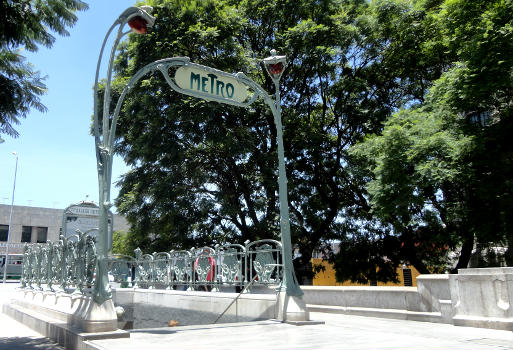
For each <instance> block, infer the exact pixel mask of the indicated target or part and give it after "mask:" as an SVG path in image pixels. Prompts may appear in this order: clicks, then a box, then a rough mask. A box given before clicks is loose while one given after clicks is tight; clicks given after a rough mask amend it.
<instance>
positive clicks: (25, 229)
mask: <svg viewBox="0 0 513 350" xmlns="http://www.w3.org/2000/svg"><path fill="white" fill-rule="evenodd" d="M31 240H32V226H22V228H21V242H22V243H30V242H31Z"/></svg>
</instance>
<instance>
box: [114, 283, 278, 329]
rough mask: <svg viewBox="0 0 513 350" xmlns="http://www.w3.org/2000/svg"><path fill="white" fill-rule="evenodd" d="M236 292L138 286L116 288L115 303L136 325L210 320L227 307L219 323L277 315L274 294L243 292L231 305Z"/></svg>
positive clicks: (147, 325)
mask: <svg viewBox="0 0 513 350" xmlns="http://www.w3.org/2000/svg"><path fill="white" fill-rule="evenodd" d="M237 295H238V293H224V292H218V293H215V292H214V293H208V292H195V291H176V290H162V289H138V288H135V289H132V288H116V289H114V290H113V300H114V304H115V305H116V306H121V307H123V308H124V310H125V314H124V315H123V316H122V318H121V319H122V321H123V322H130V323H131V324H130V327H133V328H155V327H166V326H167V324H168V322H169V321H171V320H176V321H178V322H179V324H180V325H196V324H211V323H213V322H215V321H216V320H217V319H218V317H219V316H220V315H221V314H222V313H223V312H224V311H225V310H226V312H225V314H224V315H223V316H222V317H221V318H219V320H218V323H226V322H242V321H255V320H265V319H274V318H276V295H275V294H243V295H241V296H240V297H239V298H238V299H237V300H236V301H235V302H234V303H233V304H232V305H231V306H230V304H231V303H232V301H234V299H235V298H236V297H237ZM229 306H230V307H229ZM228 307H229V308H228ZM121 327H123V325H121Z"/></svg>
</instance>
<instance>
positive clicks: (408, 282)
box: [403, 269, 413, 287]
mask: <svg viewBox="0 0 513 350" xmlns="http://www.w3.org/2000/svg"><path fill="white" fill-rule="evenodd" d="M403 280H404V285H405V286H406V287H411V286H413V279H412V278H411V269H403Z"/></svg>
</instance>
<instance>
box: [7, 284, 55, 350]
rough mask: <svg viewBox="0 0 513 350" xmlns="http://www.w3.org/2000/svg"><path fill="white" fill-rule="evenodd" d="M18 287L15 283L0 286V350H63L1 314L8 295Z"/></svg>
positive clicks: (8, 297)
mask: <svg viewBox="0 0 513 350" xmlns="http://www.w3.org/2000/svg"><path fill="white" fill-rule="evenodd" d="M18 286H19V283H17V282H7V283H6V284H5V285H4V284H3V283H2V284H1V286H0V350H50V349H51V350H64V348H63V347H61V346H60V345H59V344H57V343H55V342H53V341H51V340H50V339H48V338H45V337H43V336H42V335H41V334H39V333H37V332H35V331H33V330H32V329H30V328H28V327H27V326H25V325H23V324H22V323H19V322H17V321H15V320H13V319H12V318H10V317H9V316H7V315H6V314H4V313H3V312H1V308H2V305H3V304H4V303H5V302H8V301H9V299H10V296H9V295H10V294H11V293H13V292H14V290H15V288H16V287H18Z"/></svg>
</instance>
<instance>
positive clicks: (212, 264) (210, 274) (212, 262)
mask: <svg viewBox="0 0 513 350" xmlns="http://www.w3.org/2000/svg"><path fill="white" fill-rule="evenodd" d="M199 259H200V258H197V259H196V261H195V262H194V270H195V271H197V270H198V263H199ZM208 264H209V265H210V268H209V271H208V275H207V281H209V282H210V281H212V280H213V278H214V273H215V266H216V262H215V260H214V258H213V257H211V256H209V257H208Z"/></svg>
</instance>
